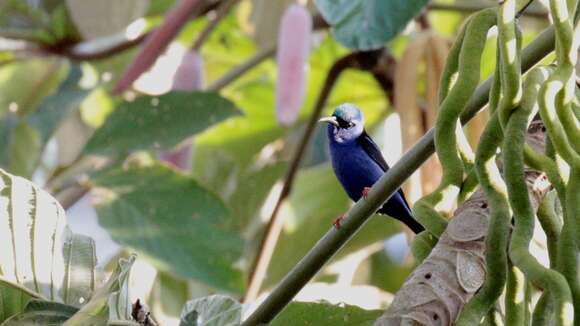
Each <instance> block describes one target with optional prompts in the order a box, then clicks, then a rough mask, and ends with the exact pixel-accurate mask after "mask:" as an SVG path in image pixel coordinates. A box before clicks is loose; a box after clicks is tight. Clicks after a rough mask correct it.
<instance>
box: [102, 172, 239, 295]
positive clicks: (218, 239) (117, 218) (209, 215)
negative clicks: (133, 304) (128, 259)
mask: <svg viewBox="0 0 580 326" xmlns="http://www.w3.org/2000/svg"><path fill="white" fill-rule="evenodd" d="M92 182H93V184H94V187H95V189H94V195H95V205H96V209H97V213H98V214H99V219H100V223H101V225H102V226H103V227H105V228H106V229H107V230H108V231H109V233H110V234H111V236H112V237H113V239H114V240H116V241H117V242H119V243H122V244H124V245H127V246H129V247H131V248H133V249H135V250H136V251H138V252H139V253H141V254H142V255H143V256H144V257H146V258H149V259H150V260H151V261H152V262H153V263H154V264H155V265H156V266H157V267H158V268H160V269H162V270H165V271H170V272H173V273H177V274H179V275H181V276H183V277H186V278H195V279H198V280H200V281H202V282H204V283H206V284H208V285H210V286H212V287H215V288H219V289H224V290H229V291H235V292H239V291H241V289H242V284H243V281H242V275H241V273H240V271H238V270H237V269H235V268H234V267H233V265H234V263H235V262H236V261H237V260H238V259H239V258H240V255H241V252H242V249H243V244H244V243H243V241H242V239H241V238H240V235H239V234H238V232H237V229H236V228H235V223H234V221H233V219H232V218H231V217H230V216H229V213H228V210H227V209H226V207H225V206H224V204H223V203H222V201H221V200H220V199H219V198H217V197H216V196H215V195H213V194H211V193H209V192H208V191H207V190H205V189H204V188H202V187H201V186H199V185H198V184H197V182H196V181H195V180H193V179H191V178H189V177H187V176H185V175H182V174H180V173H179V172H177V171H175V170H173V169H171V168H169V167H168V166H165V165H161V164H156V163H155V164H152V165H149V166H131V167H126V168H118V169H113V170H110V171H107V172H103V173H101V174H100V175H97V176H95V178H94V179H93V180H92Z"/></svg>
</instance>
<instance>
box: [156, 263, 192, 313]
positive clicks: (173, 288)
mask: <svg viewBox="0 0 580 326" xmlns="http://www.w3.org/2000/svg"><path fill="white" fill-rule="evenodd" d="M190 297H191V294H190V292H189V285H188V282H187V281H186V280H184V279H181V278H177V277H175V276H173V275H171V274H169V273H164V272H160V273H157V278H156V279H155V284H154V286H153V289H152V290H151V294H150V295H149V299H148V300H149V306H150V307H151V314H152V315H153V316H155V317H156V318H159V316H161V315H164V316H170V317H173V318H179V316H180V314H181V308H182V307H183V305H184V304H185V303H186V302H187V300H188V299H189V298H190Z"/></svg>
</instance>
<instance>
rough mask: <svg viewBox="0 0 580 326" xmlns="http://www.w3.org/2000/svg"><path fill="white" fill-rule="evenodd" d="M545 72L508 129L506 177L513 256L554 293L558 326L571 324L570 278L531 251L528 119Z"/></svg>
mask: <svg viewBox="0 0 580 326" xmlns="http://www.w3.org/2000/svg"><path fill="white" fill-rule="evenodd" d="M542 69H543V68H538V69H536V70H534V71H532V72H531V73H530V75H529V76H528V79H527V80H526V87H525V91H524V92H525V94H526V96H525V98H524V101H523V103H522V105H521V107H520V108H519V109H518V110H516V111H514V112H513V114H512V115H511V116H510V117H509V121H508V123H507V126H506V130H505V133H506V141H505V143H504V146H503V155H504V163H505V169H504V175H505V180H506V184H507V189H508V194H509V196H508V198H509V202H510V205H511V208H512V210H513V212H514V220H515V227H514V231H513V234H512V237H511V241H510V247H509V255H510V259H511V260H512V261H513V263H514V265H516V266H517V267H519V268H520V269H521V270H522V271H523V272H524V274H525V275H526V277H527V278H528V279H529V280H530V281H532V282H533V283H534V284H536V285H538V286H540V287H541V288H542V289H543V290H544V291H548V292H550V293H551V295H552V297H553V300H554V306H555V312H556V319H555V322H556V325H571V324H572V319H571V318H570V316H571V315H573V312H572V295H571V292H570V288H569V287H568V284H567V282H566V279H565V278H564V277H563V275H562V274H560V273H558V272H556V271H555V270H552V269H549V268H545V267H544V266H542V265H541V264H540V263H539V262H538V261H537V260H536V259H535V258H534V257H533V256H532V255H531V254H530V252H529V251H528V248H529V244H530V241H531V239H532V237H533V233H534V220H535V216H534V215H535V214H534V210H533V207H532V203H531V201H530V198H529V195H528V185H527V184H526V180H525V174H524V144H525V136H526V129H527V123H528V119H529V116H530V115H531V113H532V108H533V106H534V104H535V102H536V98H537V87H536V85H538V84H539V83H541V82H542V81H543V80H545V78H546V76H547V74H546V73H545V72H544V71H542Z"/></svg>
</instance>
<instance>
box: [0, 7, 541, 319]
mask: <svg viewBox="0 0 580 326" xmlns="http://www.w3.org/2000/svg"><path fill="white" fill-rule="evenodd" d="M174 2H179V1H173V0H124V1H116V0H100V1H81V0H66V1H64V0H26V1H23V0H0V126H1V127H0V166H1V167H2V168H3V169H5V170H6V171H8V172H10V173H12V174H15V175H19V176H23V177H25V178H28V179H31V180H33V181H34V182H35V183H36V184H38V185H39V186H41V187H43V188H45V189H47V190H48V191H49V192H51V193H52V194H53V195H54V196H56V198H57V199H58V200H59V201H60V202H61V204H62V205H63V206H64V207H65V208H66V210H67V214H68V222H69V225H70V226H71V228H72V230H73V231H74V232H76V233H80V234H85V235H88V236H91V237H92V238H94V239H95V241H96V254H97V258H98V266H99V267H100V268H101V269H102V270H103V271H110V270H111V269H112V268H113V267H114V265H115V262H116V260H117V259H118V258H119V257H122V256H126V255H127V254H128V253H132V252H136V253H137V254H138V259H137V261H136V263H135V266H134V267H133V271H132V274H131V287H130V288H131V297H132V298H133V299H136V298H140V299H141V300H143V301H144V302H146V303H148V304H149V306H150V307H151V312H152V314H153V316H155V318H156V319H157V320H158V321H159V322H160V323H161V324H163V325H171V324H175V325H176V324H177V323H178V321H179V315H180V312H181V307H182V306H183V305H184V304H185V302H186V301H187V300H189V299H192V298H199V297H203V296H206V295H209V294H213V293H225V294H228V295H231V296H233V297H234V298H237V299H240V298H242V297H243V295H244V292H245V289H246V287H247V285H248V279H249V277H250V275H249V274H250V271H251V270H252V265H253V262H254V260H255V259H256V256H257V252H258V248H259V245H260V242H261V239H262V238H263V236H264V232H265V231H264V230H265V226H266V224H267V223H266V222H267V219H268V218H269V217H270V215H271V213H272V210H273V208H274V206H275V204H276V201H277V200H278V196H279V193H280V190H281V188H282V184H283V182H285V175H286V173H287V170H288V169H289V167H290V164H289V162H292V160H293V155H294V153H295V150H296V148H297V146H298V144H299V143H300V141H301V140H302V137H303V134H304V130H305V128H306V126H307V121H308V118H309V117H310V115H311V114H312V112H313V110H314V108H315V106H316V101H317V98H318V96H319V94H320V93H321V89H322V88H323V86H324V84H325V80H326V77H327V74H328V72H329V70H330V69H331V67H333V65H334V64H335V62H337V60H338V59H340V58H342V57H344V56H345V55H347V54H349V53H351V51H352V48H355V49H356V48H358V49H362V50H366V49H365V48H364V47H365V44H366V45H368V44H367V43H364V44H362V45H361V44H354V45H353V44H352V43H349V42H351V41H350V39H349V38H348V35H349V34H348V33H360V31H356V30H353V29H352V28H353V27H352V26H355V27H356V26H358V25H357V24H360V21H355V22H353V23H349V22H346V23H344V24H343V25H344V26H343V25H340V26H337V28H336V30H331V29H329V28H328V27H327V25H326V24H324V23H322V24H320V23H317V21H318V20H320V21H323V18H322V17H321V16H320V14H319V13H318V9H317V6H315V5H314V4H313V3H310V2H308V1H306V2H307V3H306V6H307V8H308V10H309V11H310V13H311V15H312V16H313V17H315V19H314V31H313V33H312V35H311V37H310V38H309V39H307V40H305V41H306V42H308V44H309V48H310V53H309V56H308V60H307V67H308V68H307V73H306V80H305V81H304V83H305V84H304V87H305V90H306V91H305V96H304V101H303V103H302V105H301V107H300V108H297V109H299V115H298V117H297V120H296V121H295V122H294V123H292V124H291V125H289V126H283V125H280V124H279V123H278V122H277V120H276V111H275V106H276V104H275V103H276V87H277V75H278V65H277V62H276V60H275V58H274V57H275V55H274V53H275V47H276V44H278V41H279V40H278V28H279V25H280V21H281V17H282V15H283V14H284V12H285V10H286V9H287V7H288V6H289V5H291V4H293V3H294V1H290V0H283V1H282V0H280V1H269V0H241V1H231V2H232V8H229V10H228V11H227V12H226V13H225V15H224V16H223V17H220V16H219V15H220V14H219V11H220V9H219V8H220V6H222V5H223V4H222V2H223V1H218V0H206V1H201V2H202V3H203V5H202V6H200V7H199V8H198V10H197V11H196V12H195V13H194V14H192V15H190V16H189V17H188V19H187V23H186V24H185V26H184V28H183V29H182V30H180V32H179V34H178V36H177V37H176V38H175V39H174V40H173V41H172V42H171V43H170V44H169V45H168V47H167V48H166V49H165V51H164V53H163V54H162V55H161V56H160V57H159V58H158V59H157V60H156V62H155V64H154V65H153V66H152V68H151V69H150V70H149V71H148V72H146V73H145V74H143V75H141V76H140V77H139V78H138V79H137V81H136V82H135V83H134V84H133V86H132V88H131V89H130V90H128V91H126V92H123V93H122V94H121V95H114V89H115V85H116V84H117V83H118V82H119V80H120V79H121V77H122V76H123V73H124V71H125V70H126V68H127V66H129V65H130V64H131V63H134V62H135V58H136V54H137V53H138V52H139V49H140V48H141V46H142V44H143V40H144V39H146V38H145V35H147V34H148V33H150V31H152V30H154V29H155V28H157V27H158V26H159V25H160V23H161V22H162V21H163V17H164V16H165V15H166V14H167V13H168V12H169V11H170V10H171V8H172V6H174V5H177V4H176V3H174ZM226 2H227V1H226ZM319 2H320V4H319V7H320V5H323V6H324V3H325V1H319ZM410 3H411V2H410ZM414 3H415V4H416V6H418V8H417V9H418V10H417V12H419V16H418V18H416V19H414V20H411V21H410V22H409V23H408V24H407V21H403V22H399V25H400V26H398V27H397V28H398V30H396V31H394V32H393V33H392V34H393V35H387V38H388V39H387V40H383V42H382V43H380V44H382V45H381V46H384V47H385V49H386V50H387V52H388V53H389V55H391V56H392V58H393V59H394V62H391V66H390V68H389V69H392V74H391V77H392V79H391V80H390V81H391V82H392V83H394V87H391V88H384V87H381V85H380V84H379V83H377V81H376V80H375V78H373V74H372V73H370V72H369V71H364V69H348V70H346V71H345V72H344V73H342V74H341V75H340V78H339V79H338V81H337V83H336V85H335V86H334V87H333V88H332V91H331V93H330V96H329V98H328V99H327V101H326V102H325V103H324V107H323V112H324V114H328V113H330V112H332V110H333V108H334V107H335V106H336V105H338V104H340V103H343V102H351V103H354V104H356V105H357V106H359V107H360V108H362V110H363V111H364V114H365V117H366V120H367V129H368V131H369V132H370V133H371V134H372V135H373V137H374V138H375V139H376V140H377V142H378V143H379V145H380V146H381V148H382V149H383V152H384V155H385V157H386V158H387V161H388V162H389V163H394V162H395V161H396V160H397V159H398V157H399V156H400V155H401V152H402V151H404V150H406V149H408V148H409V147H410V145H412V143H413V142H414V141H415V140H416V139H418V137H420V136H421V135H422V134H423V133H424V132H425V131H426V130H427V129H428V128H429V127H430V126H431V125H432V117H433V116H434V115H435V111H436V105H433V104H432V103H433V94H436V92H437V87H438V71H440V69H441V68H439V70H437V69H435V68H436V67H438V66H439V67H441V66H442V65H443V63H444V60H445V53H446V51H447V49H448V47H449V45H450V44H451V42H452V41H453V39H454V37H455V34H456V32H457V31H458V28H459V27H460V26H461V24H462V22H463V21H464V19H465V18H466V17H467V15H468V14H469V13H471V12H472V11H474V10H476V9H480V8H485V7H487V6H492V5H494V4H495V2H494V1H480V0H478V1H459V0H458V1H446V0H437V1H432V2H430V3H429V4H427V6H426V7H424V8H423V9H421V7H423V5H425V3H421V1H417V2H414ZM361 7H364V6H361ZM355 10H356V9H355ZM358 10H363V9H360V8H359V9H358ZM391 10H397V8H396V7H395V8H391ZM409 10H410V9H409ZM395 12H397V11H395ZM357 14H360V15H363V13H360V12H359V13H357ZM363 16H364V15H363ZM391 16H392V14H391ZM216 17H219V23H218V25H217V26H216V28H215V30H213V31H212V32H211V34H209V36H208V38H207V39H206V40H204V41H203V44H202V46H201V47H199V49H195V50H191V49H190V48H191V46H192V44H193V43H194V41H195V40H196V39H197V38H198V36H199V35H200V33H202V31H203V30H204V29H205V28H206V26H207V25H208V24H210V23H211V21H212V20H215V19H216ZM354 17H355V18H354V19H356V15H354ZM411 17H412V16H411ZM522 24H523V25H524V28H523V30H524V45H525V43H528V42H529V41H530V40H532V39H533V38H534V37H535V36H536V35H537V33H538V32H539V31H540V30H541V29H543V28H545V27H546V26H547V25H548V24H549V21H548V19H547V15H546V10H545V9H544V8H543V7H542V6H541V5H540V4H537V3H535V4H534V5H533V6H532V7H531V8H530V9H529V10H528V11H527V12H526V14H525V15H524V17H523V18H522ZM341 28H342V29H346V31H341ZM344 35H346V36H344ZM383 36H384V35H383ZM369 37H370V38H372V35H371V36H369ZM378 42H381V40H379V41H378ZM488 43H489V46H488V47H487V48H486V52H485V53H484V59H483V63H482V78H487V77H489V75H490V74H492V73H493V69H494V67H495V55H494V53H495V49H494V47H495V35H493V34H491V35H489V39H488ZM349 47H350V48H351V49H349ZM192 51H193V52H192ZM192 53H193V54H192ZM191 55H193V56H195V58H193V59H192V58H191ZM256 55H258V57H259V58H260V59H259V60H255V61H254V62H253V65H251V69H248V70H246V71H244V72H243V73H238V74H236V73H235V71H236V69H238V68H239V65H244V64H245V63H247V62H248V60H250V61H251V60H252V58H256V57H255V56H256ZM183 58H189V59H187V60H191V62H189V63H190V65H189V66H187V67H186V65H187V63H188V61H187V60H185V59H184V60H183V61H182V59H183ZM397 62H405V63H406V64H401V65H397ZM194 63H195V64H194ZM433 67H435V68H433ZM187 69H189V70H187ZM179 71H182V73H183V72H184V71H186V72H190V73H191V79H195V80H197V81H198V83H197V84H196V85H192V86H191V87H189V90H188V91H183V90H181V91H177V90H176V89H178V88H180V86H179V85H177V82H175V83H174V80H177V78H176V75H178V74H179ZM232 71H234V76H235V78H230V77H231V74H232ZM186 79H187V78H186ZM182 88H183V87H182ZM186 88H187V87H186ZM435 103H436V97H435ZM397 104H398V105H397ZM485 119H486V118H485V116H482V117H480V118H479V119H476V120H474V121H473V122H472V123H471V124H470V125H469V126H468V128H469V131H470V141H472V142H473V143H477V141H478V136H479V132H480V129H481V126H483V125H484V123H485ZM326 147H327V144H326V132H325V128H324V127H317V128H316V130H315V132H314V135H313V137H312V139H311V142H310V145H309V146H308V147H307V149H306V151H305V152H304V155H303V157H302V160H301V164H300V167H299V169H298V171H297V173H296V176H295V178H294V183H293V186H292V188H291V193H290V195H289V197H288V200H285V201H284V203H283V204H282V206H281V208H280V212H279V215H280V218H281V221H282V222H281V223H282V229H281V234H280V236H279V238H278V240H277V242H276V244H275V248H274V252H273V255H272V260H271V262H270V264H269V267H268V269H267V273H266V276H265V278H264V279H263V280H262V281H263V284H262V286H261V287H260V291H259V293H260V296H259V297H258V299H257V300H258V301H259V298H261V297H263V295H264V294H265V293H267V292H268V290H269V289H270V288H271V287H272V286H274V285H275V284H276V283H277V282H278V281H280V279H281V278H282V277H283V276H284V275H285V274H286V273H287V272H288V271H289V270H290V269H291V268H292V266H294V264H295V263H296V262H298V260H299V259H300V258H301V257H302V256H303V255H304V254H305V253H306V252H307V251H308V250H309V248H311V247H312V246H313V244H314V243H315V242H316V241H317V240H318V239H319V238H320V237H321V236H322V235H323V234H324V233H325V232H326V231H327V230H328V229H329V228H330V227H331V225H332V221H333V220H334V219H335V218H336V217H337V216H339V215H340V214H342V213H344V212H345V211H346V210H347V209H348V207H349V205H351V202H350V201H349V200H348V198H347V197H346V195H345V194H344V192H343V191H342V188H341V187H340V185H339V184H338V182H337V180H336V179H335V177H334V175H333V172H332V168H331V166H330V163H329V161H328V155H327V149H326ZM171 151H173V152H171ZM430 164H434V165H431V168H430V170H428V171H430V173H425V172H426V171H424V172H423V173H424V174H423V176H421V175H420V172H419V173H418V174H417V175H416V176H414V177H413V178H412V179H411V180H410V181H409V183H408V184H407V185H406V186H405V191H406V192H407V194H408V198H410V199H411V200H412V201H414V200H416V199H418V198H419V197H420V196H421V194H422V193H423V192H424V191H428V190H429V189H432V188H430V187H432V184H436V182H435V183H434V181H433V180H437V177H438V174H437V162H436V161H433V162H432V163H430ZM403 231H404V230H403V228H402V227H401V225H399V224H398V223H395V222H394V221H393V220H391V219H388V218H386V217H384V216H376V217H373V218H372V219H371V220H370V222H369V223H367V225H365V226H364V228H363V229H362V230H361V231H360V232H359V233H358V234H357V235H356V237H355V238H354V239H353V240H352V241H351V242H350V243H348V245H347V246H346V247H344V248H343V249H342V250H341V251H340V252H339V254H338V255H337V256H336V257H334V258H333V260H332V262H331V263H330V264H329V265H328V266H327V267H326V268H324V270H323V271H322V272H321V273H320V274H319V275H318V276H317V278H316V279H315V280H313V281H312V282H311V283H310V284H309V285H308V286H306V287H305V288H304V289H303V290H302V291H301V293H300V294H299V295H298V297H297V298H296V300H297V301H312V302H318V301H319V300H324V301H327V302H329V303H331V304H338V303H346V304H348V305H353V306H358V307H360V308H364V309H367V310H373V309H381V308H384V307H385V306H386V305H387V304H388V303H389V300H390V298H391V293H393V292H395V291H396V290H397V289H398V288H399V286H400V285H401V283H402V282H403V280H404V279H405V277H406V276H407V275H408V273H409V272H410V271H411V270H412V268H413V266H414V262H413V260H412V258H411V256H410V255H409V254H408V252H409V251H408V248H407V239H406V237H405V235H404V233H403ZM255 302H256V301H255V300H252V301H251V302H250V303H255ZM291 307H292V308H291V309H288V310H287V311H286V312H285V314H286V315H282V316H280V319H279V320H278V321H277V322H278V323H279V324H280V325H283V324H287V323H285V322H284V320H296V319H292V318H294V317H289V315H287V314H292V313H296V312H297V311H304V310H306V311H307V310H308V309H318V310H319V311H322V310H321V309H323V308H321V307H320V306H317V307H315V308H312V307H311V306H309V305H308V304H295V305H292V306H291ZM324 309H333V306H328V307H326V308H324ZM352 309H357V308H356V307H352ZM365 313H366V314H367V315H365ZM365 313H363V312H361V311H356V312H353V313H352V316H355V317H353V318H355V319H354V320H356V318H361V319H360V323H364V321H369V320H372V319H373V318H374V317H376V314H375V315H373V314H371V316H374V317H373V318H371V317H369V315H368V313H369V312H365ZM321 314H322V313H321ZM356 316H358V317H356ZM284 318H286V319H284ZM351 321H352V320H351ZM275 324H276V322H275Z"/></svg>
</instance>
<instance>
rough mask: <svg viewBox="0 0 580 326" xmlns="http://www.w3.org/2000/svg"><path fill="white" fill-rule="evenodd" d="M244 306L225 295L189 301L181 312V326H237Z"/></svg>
mask: <svg viewBox="0 0 580 326" xmlns="http://www.w3.org/2000/svg"><path fill="white" fill-rule="evenodd" d="M241 318H242V305H241V304H240V303H239V302H237V301H236V300H234V299H232V298H230V297H228V296H224V295H212V296H209V297H204V298H199V299H195V300H191V301H188V302H187V303H186V304H185V306H184V307H183V310H182V312H181V321H180V322H179V326H237V325H239V324H240V322H241Z"/></svg>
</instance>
